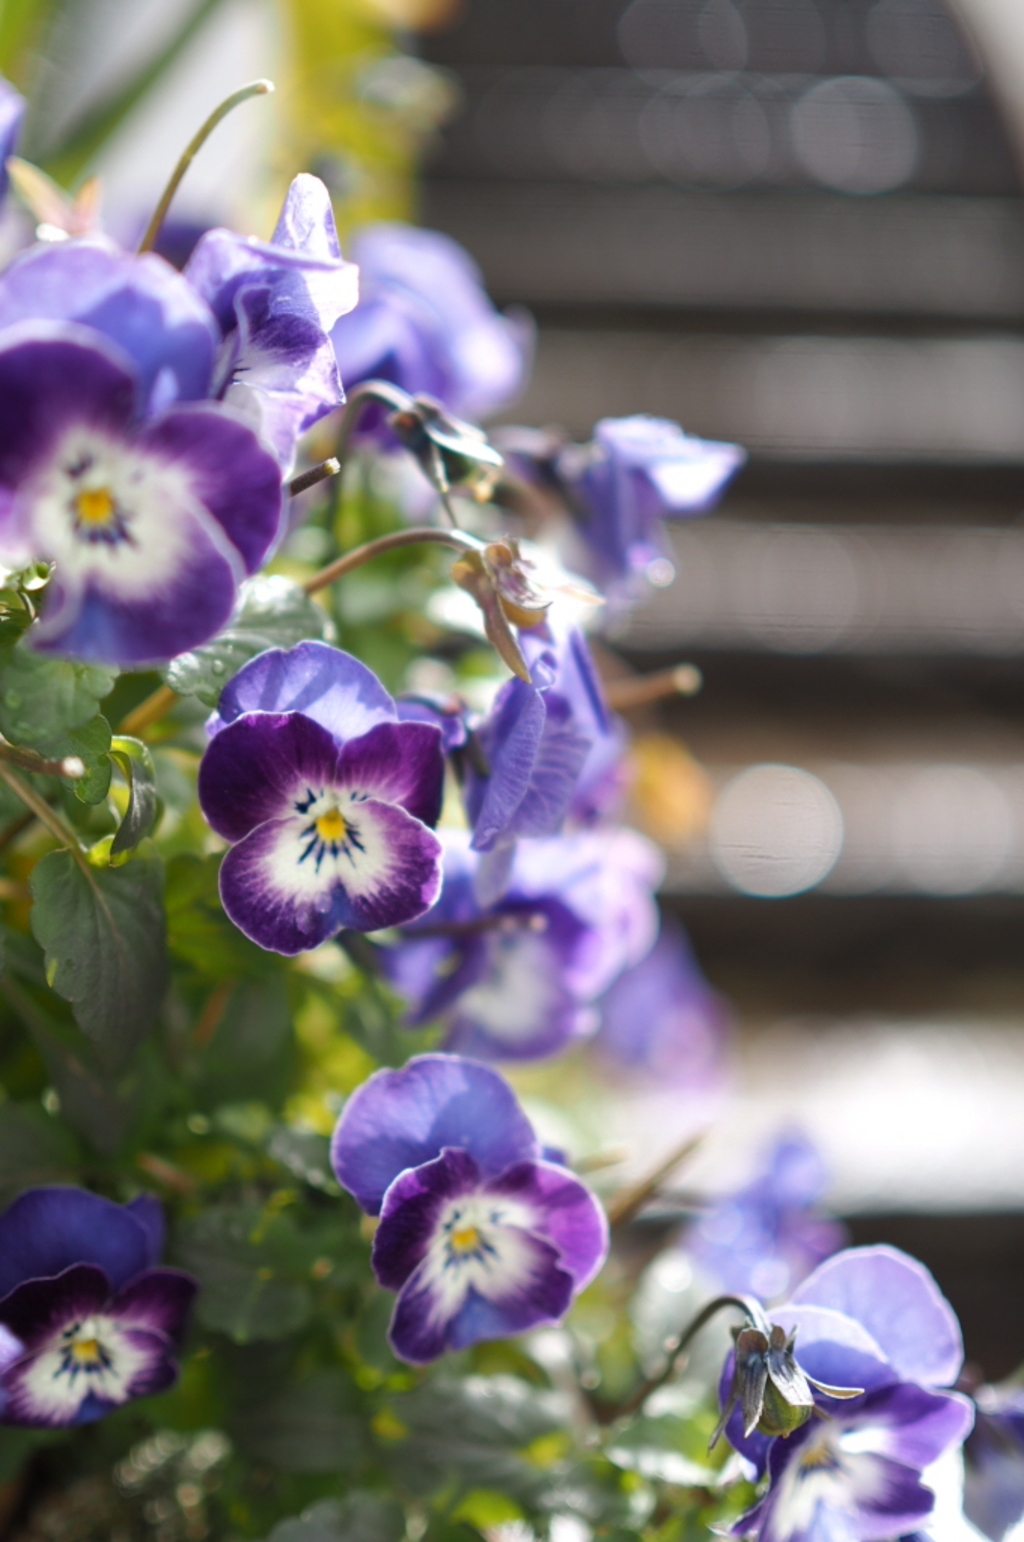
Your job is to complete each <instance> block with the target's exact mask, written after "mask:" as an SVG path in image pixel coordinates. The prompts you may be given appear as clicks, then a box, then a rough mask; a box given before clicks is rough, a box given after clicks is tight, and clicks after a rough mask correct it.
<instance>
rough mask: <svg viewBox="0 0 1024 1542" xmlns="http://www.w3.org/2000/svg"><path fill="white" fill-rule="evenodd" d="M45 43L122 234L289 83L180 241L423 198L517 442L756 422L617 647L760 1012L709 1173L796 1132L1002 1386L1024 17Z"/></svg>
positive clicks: (49, 152)
mask: <svg viewBox="0 0 1024 1542" xmlns="http://www.w3.org/2000/svg"><path fill="white" fill-rule="evenodd" d="M47 25H48V23H47V15H46V7H45V6H41V5H38V4H35V5H29V4H20V3H17V0H5V3H4V4H3V6H2V7H0V68H3V69H4V70H5V72H7V73H9V74H10V75H12V77H13V78H15V80H17V81H18V82H19V83H21V84H24V83H26V82H27V79H28V77H29V76H30V75H32V73H33V71H34V72H35V73H34V78H35V85H36V96H35V105H34V108H33V117H32V120H31V122H30V124H29V130H28V141H27V143H26V144H25V146H24V154H25V155H26V156H28V157H29V158H31V159H33V160H36V161H38V162H40V163H42V164H44V165H46V166H47V167H48V169H50V170H51V171H52V172H53V174H54V175H55V176H57V177H58V178H59V179H61V180H64V181H65V182H69V181H71V180H73V179H74V178H75V177H76V176H77V175H79V174H80V172H81V171H82V169H83V168H85V167H86V166H90V167H91V166H93V164H94V163H97V164H98V166H99V169H100V170H101V171H102V172H103V174H104V177H105V183H106V195H105V196H106V217H107V220H108V223H109V225H110V228H111V229H113V230H115V231H117V232H119V233H122V234H124V235H125V236H126V238H127V236H128V235H130V234H131V233H132V231H133V230H135V229H138V228H141V223H142V221H143V219H144V218H145V215H146V214H147V213H148V209H149V206H150V204H151V202H152V194H153V189H154V188H158V187H159V186H160V185H161V183H162V181H163V179H164V177H165V176H166V173H167V171H168V170H169V168H170V166H171V165H172V164H173V161H174V159H175V158H176V156H177V153H178V149H179V148H180V145H181V144H182V143H183V142H184V140H185V139H187V137H188V136H189V134H190V133H191V132H192V130H193V128H194V126H195V123H196V122H197V121H198V120H199V118H200V117H201V116H202V115H203V114H204V113H205V112H206V111H208V110H209V108H210V107H211V106H212V105H213V103H214V102H215V101H216V100H218V99H219V97H220V96H221V95H222V94H223V93H224V91H225V90H227V89H229V88H230V87H231V86H233V85H234V84H235V83H237V82H238V81H240V80H243V79H246V78H250V77H252V76H255V75H261V74H268V75H271V76H273V77H274V78H275V79H276V80H277V82H278V85H279V87H280V88H281V89H280V90H279V92H278V95H277V96H276V97H275V98H274V101H273V104H272V105H271V106H269V107H268V106H267V105H265V104H260V105H259V106H258V107H257V106H254V105H252V104H248V105H247V106H246V107H244V108H243V109H241V110H240V111H239V112H238V113H236V114H235V116H234V117H233V118H232V119H231V120H230V121H229V122H228V123H226V124H225V125H223V126H222V128H221V129H219V130H218V133H217V136H216V137H215V139H214V140H213V141H212V142H211V144H210V146H209V147H208V150H207V152H205V153H204V157H203V159H202V160H201V161H200V162H199V163H198V164H197V166H196V167H195V169H194V171H193V173H192V174H190V177H189V179H188V181H187V182H186V184H185V187H184V188H183V190H182V194H181V198H180V201H179V202H178V203H177V204H176V206H175V209H176V214H177V216H178V219H179V221H180V224H181V226H182V231H183V236H182V238H183V239H187V236H188V230H189V228H192V227H194V228H200V227H201V226H202V225H204V224H207V223H212V222H216V223H236V224H239V225H240V226H241V227H242V228H245V229H256V230H260V231H261V232H263V231H265V230H267V229H269V228H270V225H271V223H272V219H273V213H274V211H275V209H276V206H277V204H278V202H279V200H280V194H281V191H282V187H283V185H284V182H285V181H286V179H287V176H288V175H289V174H290V172H291V171H292V170H293V169H294V167H296V166H297V165H305V166H307V167H308V168H309V169H311V170H315V171H317V172H318V173H319V174H320V175H322V176H323V177H324V178H325V179H326V180H327V181H328V183H329V185H330V186H331V189H332V192H333V193H334V196H335V202H336V207H337V210H338V214H339V223H340V224H341V225H342V227H343V229H345V230H350V229H352V228H354V227H356V226H358V225H359V224H360V223H363V222H365V221H366V220H368V219H373V218H381V217H386V218H394V217H406V218H408V217H414V218H416V219H418V220H419V221H420V222H422V223H424V224H426V225H428V226H431V227H433V228H435V229H439V230H443V231H446V232H448V233H450V234H451V235H453V236H454V237H455V238H457V239H458V240H459V241H460V242H462V243H463V244H464V245H465V246H466V247H467V248H468V249H469V251H470V252H471V253H472V254H473V255H474V257H475V258H476V259H477V260H478V262H479V263H480V264H481V266H482V269H483V272H484V275H485V278H486V281H487V284H488V287H489V289H490V291H491V294H492V296H493V297H494V299H495V300H496V302H497V303H498V304H499V305H502V306H506V305H511V304H515V305H522V306H527V307H528V308H529V309H530V310H531V311H532V313H533V315H534V317H535V318H536V321H537V324H538V333H537V352H536V363H535V369H534V373H533V379H532V383H531V385H530V387H529V389H528V392H527V394H526V395H525V397H524V398H523V399H522V400H521V401H520V402H519V403H517V404H516V405H515V407H514V409H513V411H512V413H511V414H510V417H511V418H513V419H514V420H515V421H517V422H522V423H530V424H535V425H544V424H547V423H559V424H562V425H564V426H565V427H567V428H568V429H569V430H570V431H571V432H572V433H573V434H575V435H578V436H579V437H586V436H587V435H588V434H589V432H590V429H591V426H592V424H593V422H594V421H595V420H596V419H597V418H599V417H601V416H603V415H612V414H614V415H618V414H626V413H632V412H652V413H657V414H662V415H665V416H667V417H671V418H675V419H678V420H679V421H680V422H681V423H682V424H683V425H684V426H685V428H686V429H687V430H688V431H691V432H694V433H699V434H701V435H704V436H707V437H710V438H714V439H726V440H737V441H739V442H740V443H742V444H744V445H745V446H747V448H748V449H749V451H750V459H749V463H748V465H747V466H746V468H745V469H744V470H743V471H742V472H741V474H740V475H739V476H738V477H737V478H736V479H735V481H734V482H733V483H732V484H731V486H730V489H729V492H728V494H727V496H726V498H725V500H724V501H723V503H722V504H721V506H720V507H719V509H718V510H717V511H716V513H715V514H713V515H712V516H711V517H710V518H708V519H706V520H702V521H701V520H697V521H692V522H690V523H685V522H682V523H676V524H675V525H674V526H673V527H672V532H671V535H672V542H673V562H672V564H671V565H668V564H665V565H664V567H663V570H662V571H660V573H659V575H658V576H659V577H660V578H661V580H662V582H661V584H660V586H658V587H656V588H653V589H652V590H651V591H650V596H649V599H648V600H647V602H646V603H644V604H643V605H642V606H641V607H639V608H638V609H637V610H636V611H635V612H633V613H631V614H630V615H628V616H626V617H623V618H622V619H621V620H620V621H619V622H617V623H616V628H615V632H614V635H613V636H612V637H611V639H610V641H611V643H612V644H613V646H614V648H615V649H616V650H617V651H618V653H619V654H620V656H621V657H622V658H623V659H625V660H626V661H627V662H628V663H629V664H631V665H632V666H633V667H635V668H637V669H643V670H649V669H657V668H662V667H664V666H667V665H674V664H677V663H680V662H688V663H692V664H694V665H696V666H697V667H698V668H699V669H700V671H701V672H702V674H703V678H704V689H703V691H702V692H701V693H700V694H699V695H697V696H695V697H692V698H687V699H682V698H677V699H675V700H673V701H672V702H671V703H669V704H662V705H660V706H657V707H650V708H646V709H643V710H641V711H639V712H637V713H635V714H634V715H633V717H634V726H635V727H636V728H638V729H639V730H641V731H642V732H644V733H645V734H647V735H663V736H667V737H665V738H662V739H660V740H659V739H657V738H650V739H648V741H647V742H648V744H649V745H653V747H654V748H653V750H652V754H653V755H654V756H655V757H656V758H657V759H659V760H660V764H661V765H662V767H664V766H666V765H667V766H669V767H670V768H671V772H672V774H671V777H669V778H668V779H667V780H666V778H665V776H664V775H662V777H661V779H660V781H659V780H658V778H657V777H654V778H653V781H652V783H651V787H650V788H648V792H647V805H648V806H647V809H646V817H647V822H648V825H649V827H650V828H652V829H653V830H655V832H656V833H660V834H662V836H663V837H664V838H665V840H666V844H667V845H668V847H669V856H670V865H669V875H668V879H667V883H666V888H665V891H664V895H663V902H664V907H665V909H666V910H667V911H669V912H671V913H673V914H674V915H675V916H677V917H678V918H679V919H680V920H681V921H682V922H683V923H684V924H685V926H686V928H687V929H688V931H689V933H690V936H691V938H692V939H693V943H694V946H695V949H696V952H697V955H698V957H699V959H700V961H701V964H702V966H703V968H704V969H705V971H706V972H707V974H708V976H709V977H710V979H711V981H712V982H713V983H714V985H715V986H717V987H718V988H719V989H720V990H721V991H722V992H723V993H724V994H725V995H726V996H727V997H728V998H729V999H730V1001H731V1003H732V1005H733V1009H734V1014H735V1021H736V1089H737V1090H736V1093H735V1096H733V1097H732V1098H731V1100H729V1101H728V1102H727V1103H726V1105H725V1107H724V1109H723V1112H722V1116H721V1119H720V1120H719V1122H718V1123H717V1124H716V1126H715V1127H714V1129H713V1131H712V1133H711V1134H710V1136H709V1137H708V1139H707V1140H706V1142H705V1143H704V1145H703V1147H702V1149H701V1151H700V1152H699V1153H698V1155H697V1157H696V1159H695V1160H694V1161H693V1162H692V1163H691V1165H690V1167H689V1168H688V1169H687V1170H686V1174H685V1177H686V1182H687V1185H688V1186H690V1187H693V1186H696V1187H697V1188H703V1189H705V1190H707V1189H725V1188H728V1187H729V1186H730V1185H733V1184H736V1183H737V1182H741V1181H742V1180H743V1179H744V1178H745V1177H746V1176H747V1175H749V1172H750V1169H751V1164H752V1163H753V1162H754V1161H755V1158H756V1154H757V1152H758V1151H759V1150H760V1149H761V1148H762V1147H763V1146H764V1144H765V1142H766V1140H768V1139H769V1138H770V1137H771V1136H772V1135H773V1134H774V1133H775V1132H776V1131H777V1130H779V1129H780V1128H783V1127H793V1128H799V1129H802V1130H803V1131H804V1132H805V1133H806V1134H807V1135H808V1136H809V1137H810V1138H811V1139H812V1140H813V1141H814V1142H815V1144H816V1145H817V1146H818V1147H819V1149H820V1150H821V1152H822V1154H823V1157H824V1159H825V1163H826V1165H827V1167H828V1170H829V1172H830V1174H831V1179H830V1189H829V1192H828V1195H827V1198H828V1202H829V1204H830V1205H831V1207H832V1208H833V1209H835V1210H836V1211H838V1212H839V1213H840V1214H842V1215H843V1216H844V1217H845V1218H846V1219H847V1221H848V1224H849V1226H850V1229H851V1232H852V1234H853V1237H854V1239H855V1240H857V1241H865V1240H890V1241H892V1242H894V1243H897V1244H899V1245H901V1246H904V1247H906V1248H907V1249H909V1250H910V1251H912V1252H914V1253H916V1254H917V1255H918V1256H920V1257H922V1258H923V1259H925V1260H926V1261H927V1262H928V1263H929V1264H930V1265H931V1266H932V1268H933V1269H934V1270H935V1272H936V1273H937V1275H938V1277H939V1279H940V1281H941V1283H942V1285H943V1287H944V1289H945V1290H946V1292H947V1293H948V1294H949V1296H950V1297H951V1298H952V1300H953V1302H954V1305H955V1306H956V1307H957V1309H958V1311H959V1312H960V1314H961V1316H962V1318H963V1321H964V1325H965V1329H966V1333H967V1339H968V1349H969V1353H970V1355H971V1356H973V1357H974V1358H975V1359H977V1360H978V1361H980V1362H982V1363H983V1365H984V1368H985V1371H986V1372H987V1374H988V1375H989V1376H990V1377H997V1376H1000V1375H1003V1374H1006V1373H1007V1372H1009V1371H1010V1370H1011V1369H1012V1368H1013V1367H1014V1366H1016V1365H1017V1364H1018V1363H1019V1362H1021V1361H1022V1360H1024V1318H1022V1317H1021V1314H1020V1313H1019V1310H1018V1301H1019V1298H1020V1295H1021V1292H1022V1290H1024V205H1022V202H1021V196H1020V187H1021V183H1020V168H1021V167H1022V166H1024V7H1021V5H1020V0H957V4H956V6H955V7H954V6H953V5H952V4H947V3H943V0H202V3H198V4H197V3H196V0H80V3H79V4H78V5H77V6H71V7H64V8H63V9H62V10H61V12H60V18H59V25H56V26H55V27H50V29H49V30H47ZM44 41H45V46H44ZM140 72H141V73H140ZM143 76H145V77H146V80H147V82H148V83H149V84H150V85H152V90H151V94H150V95H149V96H148V98H147V100H146V102H145V104H144V105H143V106H142V107H141V108H139V109H136V107H135V105H134V102H135V99H134V98H133V95H132V93H133V91H135V90H136V84H137V82H138V81H139V80H140V79H142V77H143ZM1018 91H1020V95H1019V96H1018ZM137 95H141V93H137ZM108 134H109V135H111V137H110V138H109V139H108V140H107V141H106V143H105V144H104V148H103V150H102V152H101V153H100V154H99V156H98V162H97V157H96V147H97V146H98V145H99V144H100V142H101V141H102V140H103V138H104V135H108ZM268 161H269V163H270V164H271V166H272V167H273V175H272V176H271V177H270V178H269V179H268V177H267V174H266V165H267V163H268ZM666 789H667V790H666ZM642 791H643V789H642V788H641V794H642ZM659 798H661V799H662V800H664V799H666V798H667V799H668V801H669V803H670V804H671V807H669V808H666V809H660V807H659V804H658V799H659ZM659 818H660V823H659ZM674 1097H675V1094H667V1095H663V1096H662V1097H661V1099H660V1101H659V1100H656V1099H654V1098H653V1097H651V1098H648V1099H646V1100H644V1099H638V1100H636V1099H635V1100H632V1101H628V1100H624V1101H623V1102H622V1104H621V1106H620V1107H619V1109H618V1112H617V1113H616V1115H615V1117H616V1119H617V1120H618V1124H617V1126H616V1127H615V1128H614V1129H611V1130H610V1134H611V1136H612V1137H613V1138H615V1139H620V1140H622V1141H624V1142H625V1143H626V1144H627V1145H629V1144H631V1143H632V1145H633V1147H634V1148H635V1149H639V1150H640V1151H641V1152H642V1153H643V1154H644V1155H645V1157H646V1158H649V1157H650V1156H651V1155H652V1154H656V1153H657V1150H658V1149H660V1148H662V1147H666V1146H667V1147H671V1145H672V1144H673V1142H674V1141H675V1140H676V1139H677V1137H678V1124H679V1120H680V1119H681V1118H683V1115H682V1114H680V1113H679V1111H678V1110H677V1109H674V1107H673V1102H672V1100H673V1098H674ZM685 1117H686V1118H692V1117H693V1114H692V1111H690V1112H688V1113H687V1114H686V1116H685ZM684 1122H685V1121H684ZM669 1210H671V1206H669Z"/></svg>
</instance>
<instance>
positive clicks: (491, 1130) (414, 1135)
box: [331, 1055, 538, 1215]
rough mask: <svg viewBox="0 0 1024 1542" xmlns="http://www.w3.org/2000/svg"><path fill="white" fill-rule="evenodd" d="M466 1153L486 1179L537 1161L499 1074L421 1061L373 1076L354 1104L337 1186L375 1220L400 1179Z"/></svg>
mask: <svg viewBox="0 0 1024 1542" xmlns="http://www.w3.org/2000/svg"><path fill="white" fill-rule="evenodd" d="M446 1146H457V1147H461V1148H462V1149H463V1150H464V1151H467V1152H468V1153H469V1154H470V1155H471V1156H472V1157H473V1159H474V1161H475V1162H476V1163H477V1165H478V1166H479V1168H480V1171H481V1173H482V1174H483V1175H484V1177H492V1176H497V1175H498V1174H499V1173H501V1172H503V1171H504V1170H505V1169H506V1168H507V1167H510V1166H511V1165H512V1163H514V1162H518V1161H520V1160H522V1159H524V1158H535V1157H536V1156H537V1152H538V1147H537V1141H536V1137H535V1135H534V1133H533V1129H532V1127H531V1125H530V1122H529V1120H528V1119H527V1117H526V1115H525V1114H524V1113H523V1111H522V1109H521V1108H520V1107H519V1104H518V1102H517V1100H516V1096H515V1094H514V1092H513V1091H512V1089H511V1087H510V1086H509V1085H508V1083H507V1082H506V1081H505V1079H504V1078H503V1077H502V1076H499V1074H498V1073H497V1071H493V1070H491V1068H490V1067H489V1066H483V1065H477V1064H476V1063H475V1062H473V1061H471V1060H462V1059H460V1058H459V1057H458V1056H455V1055H417V1056H416V1057H415V1058H414V1059H412V1060H410V1061H409V1063H408V1064H407V1065H405V1066H403V1067H402V1069H401V1070H399V1071H376V1072H375V1073H374V1074H373V1075H372V1076H371V1077H370V1078H369V1080H368V1081H366V1082H364V1083H363V1085H362V1086H361V1087H359V1088H357V1089H356V1091H355V1092H354V1093H353V1094H352V1096H351V1097H350V1098H349V1100H348V1102H347V1103H346V1105H345V1108H344V1110H343V1112H342V1115H341V1118H340V1119H339V1121H338V1124H337V1127H336V1129H335V1131H334V1138H333V1141H332V1144H331V1162H332V1165H333V1167H334V1171H335V1174H336V1176H337V1178H338V1182H339V1183H341V1184H342V1185H343V1186H344V1187H345V1188H346V1189H348V1190H349V1192H350V1193H351V1194H353V1195H354V1196H355V1198H356V1199H357V1201H358V1202H359V1204H360V1205H361V1206H362V1208H363V1209H364V1210H365V1211H367V1213H368V1214H370V1215H377V1214H378V1213H379V1212H380V1208H381V1203H382V1201H383V1199H384V1195H385V1193H386V1191H387V1189H388V1188H389V1187H390V1185H391V1184H392V1182H393V1181H394V1180H395V1178H397V1176H398V1174H399V1173H401V1172H403V1171H404V1170H405V1168H407V1167H419V1166H421V1165H422V1164H423V1163H424V1162H430V1161H433V1160H434V1159H435V1158H436V1157H438V1156H440V1154H441V1152H442V1150H443V1149H444V1148H445V1147H446Z"/></svg>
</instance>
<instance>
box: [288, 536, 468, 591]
mask: <svg viewBox="0 0 1024 1542" xmlns="http://www.w3.org/2000/svg"><path fill="white" fill-rule="evenodd" d="M422 545H434V546H451V547H454V549H455V550H456V551H479V550H480V542H479V541H477V540H476V539H475V538H474V537H473V536H471V535H464V534H463V532H462V531H461V530H435V528H434V527H433V525H411V526H410V527H409V529H408V530H392V531H391V532H390V533H389V534H388V535H379V536H378V537H377V539H376V540H375V541H367V542H366V543H365V544H364V545H362V546H356V547H354V548H353V550H352V551H349V552H346V553H345V555H344V556H343V557H338V558H337V559H336V560H335V561H334V562H329V563H328V564H327V566H326V567H325V568H321V569H320V571H319V573H314V574H313V576H312V578H307V579H306V581H305V583H304V584H303V586H302V587H303V589H305V591H306V593H307V594H316V593H317V591H318V590H320V589H326V588H327V587H328V585H330V584H333V583H334V582H335V580H336V579H338V578H341V577H343V576H344V574H346V573H351V572H352V570H353V568H360V567H362V566H363V563H364V562H372V561H373V559H374V557H379V556H381V555H382V554H383V553H384V552H387V551H397V550H398V549H399V548H400V547H402V546H422Z"/></svg>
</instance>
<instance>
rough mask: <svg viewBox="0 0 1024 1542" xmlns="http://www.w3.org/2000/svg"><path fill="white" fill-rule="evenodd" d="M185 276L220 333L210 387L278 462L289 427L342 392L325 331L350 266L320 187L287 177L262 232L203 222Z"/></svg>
mask: <svg viewBox="0 0 1024 1542" xmlns="http://www.w3.org/2000/svg"><path fill="white" fill-rule="evenodd" d="M185 277H186V279H187V280H188V281H189V282H190V283H191V285H192V286H193V288H194V289H195V290H196V292H197V293H198V294H200V295H201V296H202V297H203V299H204V300H206V301H207V302H208V304H209V305H210V307H211V309H212V310H213V312H214V314H215V316H216V318H217V321H218V323H219V325H220V330H221V332H222V334H223V338H224V342H223V346H222V349H221V355H220V360H219V363H218V368H217V378H218V383H219V394H220V395H222V396H223V399H224V400H225V401H227V402H228V403H229V404H230V405H231V406H233V407H236V408H238V409H239V410H240V411H241V412H243V413H244V414H245V415H246V416H247V417H249V418H251V419H252V420H253V421H254V422H255V423H256V424H257V426H258V428H259V431H260V433H261V434H262V436H263V438H264V439H265V440H266V441H267V443H268V444H269V445H270V446H271V447H272V449H273V450H274V453H275V454H276V455H277V458H278V460H279V461H280V463H281V465H282V466H283V467H284V469H285V471H286V472H287V471H288V470H289V469H290V468H291V465H292V463H293V461H294V459H295V445H296V441H297V439H298V436H299V435H300V434H301V433H303V432H304V431H305V430H306V429H307V428H310V427H311V426H312V425H313V424H314V423H316V422H317V420H318V419H319V418H322V417H323V416H324V414H325V413H327V412H330V411H331V410H332V408H334V407H337V406H338V405H339V404H340V403H341V402H343V401H344V400H345V393H344V391H343V390H342V384H341V379H340V377H339V374H338V366H337V362H336V360H335V357H334V349H333V348H332V346H331V340H330V331H331V328H332V327H333V326H334V324H335V323H336V322H337V320H338V318H339V317H340V316H343V315H344V314H345V312H346V311H350V310H351V309H352V307H353V306H354V305H355V303H356V300H357V299H358V295H359V270H358V268H356V267H355V266H354V265H353V264H352V263H350V262H345V260H344V259H343V258H342V255H341V248H340V247H339V245H338V235H337V231H336V230H335V226H334V215H333V212H332V210H331V199H330V194H329V193H328V191H327V189H326V187H325V186H324V184H323V183H322V182H321V181H320V180H319V178H318V177H312V176H309V175H308V174H305V173H304V174H303V175H301V176H298V177H296V178H295V180H294V181H293V182H292V185H291V187H290V188H289V190H288V196H287V198H286V199H285V202H284V207H283V209H282V210H281V216H280V218H279V220H278V222H277V227H276V229H275V230H274V234H273V235H272V236H271V238H270V240H269V242H267V241H257V240H255V239H253V238H248V239H247V238H245V237H243V236H239V235H236V234H235V232H234V231H231V230H210V231H207V232H206V234H205V235H204V236H203V237H202V238H201V239H200V240H199V242H198V244H197V245H196V248H195V251H194V252H193V253H192V256H191V257H190V258H189V261H188V263H187V265H186V268H185Z"/></svg>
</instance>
